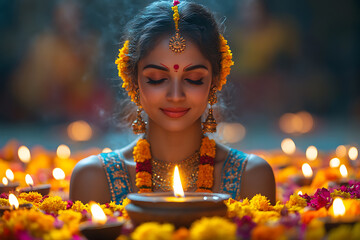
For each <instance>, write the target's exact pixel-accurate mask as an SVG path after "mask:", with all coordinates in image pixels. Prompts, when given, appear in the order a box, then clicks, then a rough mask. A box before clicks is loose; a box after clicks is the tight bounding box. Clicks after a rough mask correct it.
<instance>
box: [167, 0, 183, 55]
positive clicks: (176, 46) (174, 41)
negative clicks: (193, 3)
mask: <svg viewBox="0 0 360 240" xmlns="http://www.w3.org/2000/svg"><path fill="white" fill-rule="evenodd" d="M179 3H180V2H179V1H178V0H174V6H173V7H171V9H172V10H173V11H174V14H173V18H174V22H175V29H176V32H175V35H174V36H172V37H171V38H170V41H169V49H170V50H171V51H173V52H174V53H182V52H183V51H184V50H185V48H186V40H185V39H184V38H183V37H182V36H181V34H180V31H179V19H180V15H179V9H178V6H177V5H178V4H179Z"/></svg>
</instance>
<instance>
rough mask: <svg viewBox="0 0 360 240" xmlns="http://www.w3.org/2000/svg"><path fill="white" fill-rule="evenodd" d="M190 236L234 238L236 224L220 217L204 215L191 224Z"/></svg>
mask: <svg viewBox="0 0 360 240" xmlns="http://www.w3.org/2000/svg"><path fill="white" fill-rule="evenodd" d="M190 238H191V239H197V240H221V239H227V240H232V239H233V240H235V239H236V224H235V223H233V222H230V221H229V220H227V219H225V218H221V217H212V218H206V217H204V218H201V219H200V220H197V221H195V222H194V223H193V224H192V225H191V227H190Z"/></svg>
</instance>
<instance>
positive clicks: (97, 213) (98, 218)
mask: <svg viewBox="0 0 360 240" xmlns="http://www.w3.org/2000/svg"><path fill="white" fill-rule="evenodd" d="M90 208H91V215H92V221H93V222H94V223H97V224H105V223H106V220H107V218H106V215H105V213H104V211H103V210H102V208H101V207H100V206H99V205H98V204H96V203H90Z"/></svg>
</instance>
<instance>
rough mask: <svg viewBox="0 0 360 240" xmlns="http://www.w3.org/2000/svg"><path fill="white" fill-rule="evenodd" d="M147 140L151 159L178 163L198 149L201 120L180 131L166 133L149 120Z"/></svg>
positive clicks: (200, 137)
mask: <svg viewBox="0 0 360 240" xmlns="http://www.w3.org/2000/svg"><path fill="white" fill-rule="evenodd" d="M148 126H149V127H148V133H147V140H148V141H149V143H150V146H151V155H152V157H153V158H156V159H159V160H162V161H167V162H179V161H181V160H184V159H186V158H187V157H189V156H191V155H192V154H193V153H194V152H195V151H197V150H199V149H200V145H201V139H202V136H203V135H202V131H201V120H200V119H199V120H198V121H197V122H196V123H195V124H193V125H192V126H190V127H189V128H187V129H185V130H181V131H167V130H165V129H164V128H162V127H161V126H159V125H157V124H155V123H154V122H152V121H151V119H149V125H148Z"/></svg>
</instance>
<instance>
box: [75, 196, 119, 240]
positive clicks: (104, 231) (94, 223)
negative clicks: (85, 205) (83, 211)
mask: <svg viewBox="0 0 360 240" xmlns="http://www.w3.org/2000/svg"><path fill="white" fill-rule="evenodd" d="M90 209H91V215H92V219H91V221H89V222H85V223H83V224H81V225H80V227H79V229H80V232H81V233H82V234H83V235H84V236H85V237H86V238H87V239H89V240H95V239H110V240H111V239H116V238H117V237H118V236H119V235H120V234H121V230H122V226H123V224H124V222H119V221H117V220H109V219H108V218H107V216H106V215H105V213H104V211H103V210H102V209H101V207H100V206H99V205H98V204H96V203H93V202H90Z"/></svg>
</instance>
